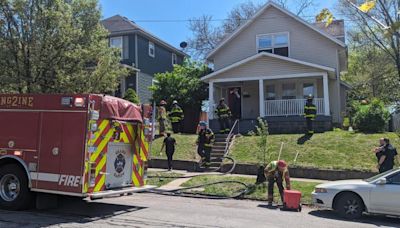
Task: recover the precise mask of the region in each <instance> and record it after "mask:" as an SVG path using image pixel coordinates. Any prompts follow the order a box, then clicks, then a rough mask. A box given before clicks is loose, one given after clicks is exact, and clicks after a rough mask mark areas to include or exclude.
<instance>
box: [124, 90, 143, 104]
mask: <svg viewBox="0 0 400 228" xmlns="http://www.w3.org/2000/svg"><path fill="white" fill-rule="evenodd" d="M124 99H125V100H127V101H130V102H132V103H134V104H139V103H140V100H139V97H138V95H137V94H136V92H135V90H133V89H131V88H129V89H127V90H126V91H125V95H124Z"/></svg>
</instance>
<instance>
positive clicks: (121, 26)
mask: <svg viewBox="0 0 400 228" xmlns="http://www.w3.org/2000/svg"><path fill="white" fill-rule="evenodd" d="M102 24H103V26H104V27H105V28H106V29H107V30H108V31H109V32H110V35H109V43H110V46H111V47H116V48H119V49H120V50H121V64H123V66H125V67H128V68H131V69H133V72H134V73H133V74H132V75H130V76H128V77H126V78H124V79H122V80H121V86H120V89H119V90H118V91H117V92H116V94H115V95H116V96H123V95H124V93H125V91H126V90H127V89H128V88H132V89H134V90H135V91H136V92H137V94H138V96H139V97H140V100H141V102H142V103H147V102H149V100H150V99H151V97H152V94H151V92H150V91H149V89H148V88H149V86H151V85H152V83H153V78H154V74H156V73H163V72H166V71H172V69H173V65H174V64H182V62H183V60H184V57H185V56H186V54H185V53H183V52H182V51H180V50H178V49H177V48H175V47H173V46H172V45H170V44H168V43H166V42H165V41H163V40H161V39H160V38H158V37H157V36H155V35H153V34H151V33H149V32H148V31H146V30H144V29H143V28H141V27H139V26H138V25H137V24H136V23H135V22H133V21H130V20H129V19H127V18H126V17H123V16H120V15H115V16H113V17H110V18H107V19H105V20H103V21H102Z"/></svg>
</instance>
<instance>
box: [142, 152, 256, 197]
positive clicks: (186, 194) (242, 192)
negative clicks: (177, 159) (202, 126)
mask: <svg viewBox="0 0 400 228" xmlns="http://www.w3.org/2000/svg"><path fill="white" fill-rule="evenodd" d="M222 159H223V160H224V159H228V160H231V161H232V162H233V164H232V167H231V169H230V170H228V171H227V172H223V173H220V174H219V175H226V174H230V173H232V172H233V170H234V169H235V167H236V161H235V160H234V159H233V158H231V157H227V156H224V157H223V158H222ZM222 166H223V165H222V163H221V166H220V167H218V168H217V169H212V170H210V171H207V172H208V173H204V174H200V175H192V176H183V177H169V176H148V178H166V179H167V178H174V179H179V178H192V177H199V176H206V175H218V174H215V173H210V172H218V171H220V170H221V169H222ZM226 183H230V184H239V185H242V186H244V188H243V189H242V190H240V191H239V192H238V193H237V194H235V195H233V196H220V195H213V194H206V193H199V192H183V191H187V190H191V189H196V188H203V187H207V186H211V185H218V184H226ZM255 186H256V185H248V184H246V183H243V182H241V181H217V182H212V183H207V184H201V185H197V186H192V187H185V188H179V189H175V190H159V189H158V190H157V189H152V190H148V191H146V192H149V193H154V194H161V195H168V196H180V197H191V198H203V199H204V198H205V199H237V198H241V197H243V196H244V195H246V194H248V193H249V192H250V191H251V190H252V189H254V188H255Z"/></svg>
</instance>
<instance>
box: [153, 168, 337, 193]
mask: <svg viewBox="0 0 400 228" xmlns="http://www.w3.org/2000/svg"><path fill="white" fill-rule="evenodd" d="M149 171H151V172H167V169H156V168H150V169H149ZM171 172H174V173H179V174H182V175H183V176H184V177H187V178H178V179H176V180H174V181H171V182H169V183H168V184H166V185H163V186H161V187H160V188H159V189H160V190H166V191H168V190H176V189H179V188H181V186H182V184H184V183H186V182H187V181H189V180H190V179H192V178H193V177H194V176H201V175H226V176H236V177H248V178H256V176H253V175H243V174H222V173H218V172H210V173H205V172H204V173H203V172H188V171H185V170H173V171H171ZM291 180H294V181H303V182H313V183H326V182H329V181H327V180H317V179H305V178H291Z"/></svg>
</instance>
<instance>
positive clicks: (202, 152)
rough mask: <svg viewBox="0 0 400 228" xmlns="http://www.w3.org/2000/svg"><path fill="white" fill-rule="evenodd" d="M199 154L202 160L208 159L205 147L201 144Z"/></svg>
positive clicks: (198, 149)
mask: <svg viewBox="0 0 400 228" xmlns="http://www.w3.org/2000/svg"><path fill="white" fill-rule="evenodd" d="M197 154H198V155H199V156H200V157H201V159H204V158H205V157H206V153H205V151H204V145H201V144H199V145H198V146H197Z"/></svg>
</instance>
